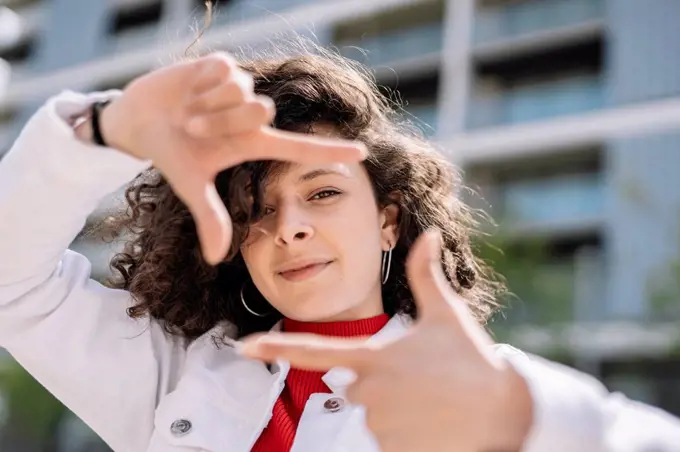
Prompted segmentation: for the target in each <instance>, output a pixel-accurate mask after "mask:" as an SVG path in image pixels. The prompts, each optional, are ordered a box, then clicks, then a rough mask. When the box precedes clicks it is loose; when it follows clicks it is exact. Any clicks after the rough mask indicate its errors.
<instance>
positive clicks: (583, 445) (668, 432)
mask: <svg viewBox="0 0 680 452" xmlns="http://www.w3.org/2000/svg"><path fill="white" fill-rule="evenodd" d="M501 347H502V348H503V349H504V350H502V352H501V354H502V355H504V356H505V357H506V358H508V359H509V361H510V362H511V364H512V365H513V367H514V368H515V369H516V370H517V371H518V372H519V373H520V374H521V375H522V376H523V377H524V379H525V380H526V382H527V385H528V388H529V392H530V393H531V396H532V398H533V402H534V423H533V426H532V428H531V431H530V433H529V436H528V438H527V441H526V442H525V445H524V449H523V451H524V452H544V451H551V452H573V451H578V452H629V451H630V452H677V451H680V419H677V418H675V417H674V416H672V415H670V414H668V413H666V412H664V411H662V410H660V409H658V408H654V407H651V406H649V405H644V404H642V403H638V402H634V401H631V400H629V399H627V398H625V397H624V396H623V395H622V394H618V393H610V392H609V391H608V390H607V389H606V388H605V387H604V385H602V383H600V382H599V381H598V380H596V379H595V378H593V377H591V376H590V375H587V374H584V373H581V372H578V371H576V370H574V369H572V368H569V367H567V366H563V365H561V364H557V363H554V362H550V361H547V360H545V359H542V358H539V357H536V356H527V355H524V354H522V353H521V352H519V351H516V350H514V349H512V347H508V346H501Z"/></svg>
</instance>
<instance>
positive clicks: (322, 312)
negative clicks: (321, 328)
mask: <svg viewBox="0 0 680 452" xmlns="http://www.w3.org/2000/svg"><path fill="white" fill-rule="evenodd" d="M289 300H295V305H294V306H291V308H292V309H286V310H285V312H286V314H285V315H286V317H288V318H290V319H293V320H297V321H299V322H331V321H334V320H346V319H345V318H343V313H346V312H347V311H349V310H351V309H352V307H353V306H351V305H350V306H342V305H340V304H339V303H337V301H340V302H342V301H345V300H333V299H330V297H328V292H326V291H324V292H323V293H322V294H319V295H315V296H300V294H297V295H296V296H294V297H292V298H289Z"/></svg>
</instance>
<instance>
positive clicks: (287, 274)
mask: <svg viewBox="0 0 680 452" xmlns="http://www.w3.org/2000/svg"><path fill="white" fill-rule="evenodd" d="M332 263H333V261H332V260H331V261H319V262H310V263H303V264H300V265H295V266H292V267H290V268H286V269H285V270H283V271H279V272H277V274H278V275H279V276H281V277H282V278H283V279H285V280H286V281H290V282H301V281H305V280H308V279H310V278H313V277H314V276H316V275H318V274H319V273H321V272H322V271H324V270H325V269H326V268H327V267H328V266H329V265H331V264H332Z"/></svg>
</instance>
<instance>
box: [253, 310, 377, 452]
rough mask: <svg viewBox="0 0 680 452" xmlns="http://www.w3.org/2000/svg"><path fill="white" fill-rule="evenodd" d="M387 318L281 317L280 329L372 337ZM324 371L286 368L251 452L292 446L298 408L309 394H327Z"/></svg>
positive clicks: (281, 450)
mask: <svg viewBox="0 0 680 452" xmlns="http://www.w3.org/2000/svg"><path fill="white" fill-rule="evenodd" d="M388 320H389V317H388V316H387V314H381V315H379V316H376V317H371V318H369V319H361V320H352V321H346V322H328V323H308V322H298V321H296V320H291V319H284V320H283V330H284V331H287V332H292V333H314V334H321V335H325V336H335V337H357V336H372V335H374V334H375V333H377V332H378V331H380V330H381V329H382V327H384V326H385V324H386V323H387V321H388ZM323 375H324V372H310V371H306V370H299V369H290V372H289V373H288V377H287V378H286V386H285V388H284V389H283V391H282V392H281V395H280V396H279V398H278V399H277V400H276V403H275V404H274V409H273V412H272V418H271V420H270V421H269V424H268V425H267V427H266V428H265V429H264V430H263V431H262V434H261V435H260V438H259V439H258V440H257V443H255V446H253V449H252V452H288V451H290V449H291V447H292V446H293V440H294V439H295V432H296V430H297V426H298V423H299V422H300V417H301V416H302V411H303V410H304V408H305V404H306V403H307V400H308V399H309V396H310V395H312V394H315V393H330V392H331V391H330V390H329V389H328V386H326V384H325V383H324V382H323V380H321V377H322V376H323Z"/></svg>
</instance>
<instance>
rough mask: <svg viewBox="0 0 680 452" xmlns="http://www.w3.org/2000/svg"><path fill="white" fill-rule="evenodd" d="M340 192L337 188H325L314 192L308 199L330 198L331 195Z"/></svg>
mask: <svg viewBox="0 0 680 452" xmlns="http://www.w3.org/2000/svg"><path fill="white" fill-rule="evenodd" d="M340 194H341V192H339V191H338V190H333V189H326V190H321V191H320V192H318V193H314V194H313V195H312V196H311V197H310V198H309V199H311V200H315V201H316V200H321V199H325V198H330V197H332V196H337V195H340Z"/></svg>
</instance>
